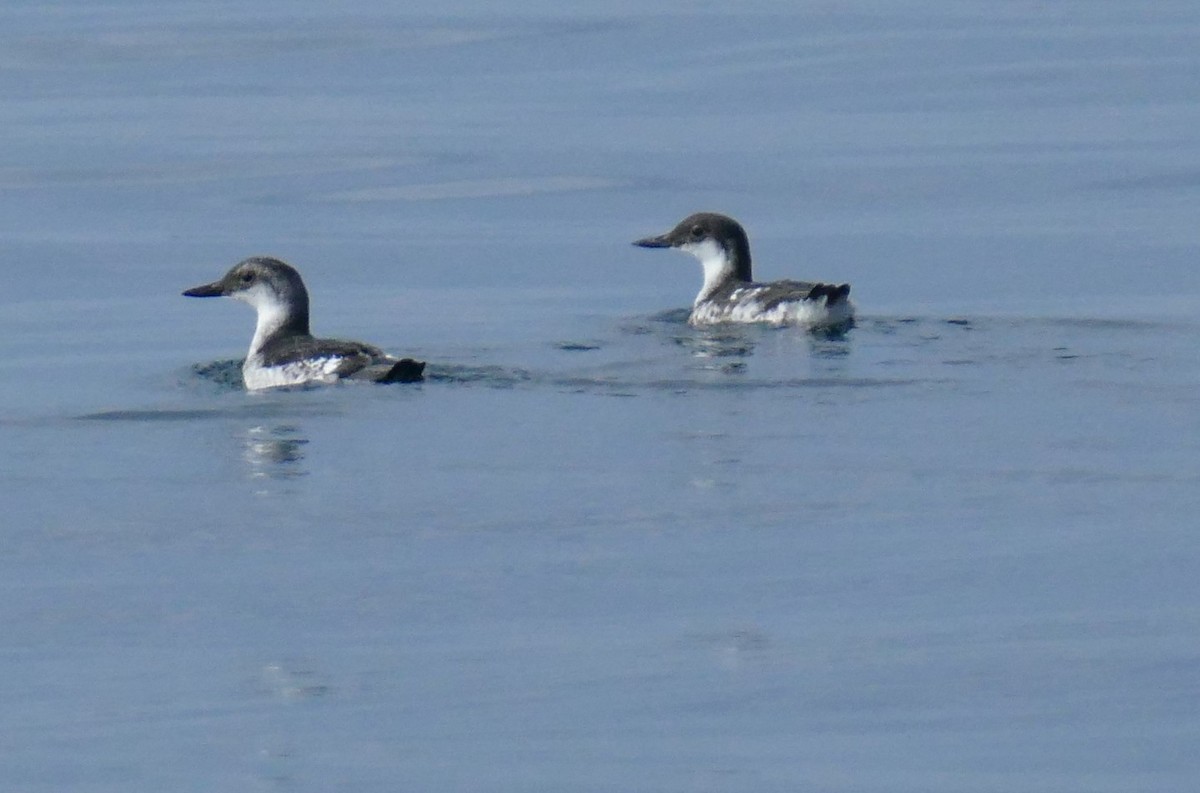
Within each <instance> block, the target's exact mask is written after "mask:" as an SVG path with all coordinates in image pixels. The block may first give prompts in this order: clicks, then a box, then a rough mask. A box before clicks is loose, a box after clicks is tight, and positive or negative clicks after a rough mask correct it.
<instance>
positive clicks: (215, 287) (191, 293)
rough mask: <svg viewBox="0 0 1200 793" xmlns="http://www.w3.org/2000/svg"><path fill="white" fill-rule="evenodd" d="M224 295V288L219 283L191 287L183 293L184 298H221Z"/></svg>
mask: <svg viewBox="0 0 1200 793" xmlns="http://www.w3.org/2000/svg"><path fill="white" fill-rule="evenodd" d="M224 294H225V287H223V286H221V282H220V281H213V282H212V283H211V284H204V285H203V286H193V287H192V288H191V289H188V290H187V291H185V292H184V293H183V296H184V297H221V296H222V295H224Z"/></svg>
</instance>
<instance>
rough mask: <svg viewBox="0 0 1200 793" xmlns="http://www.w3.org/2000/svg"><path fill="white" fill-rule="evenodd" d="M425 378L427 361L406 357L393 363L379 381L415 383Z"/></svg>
mask: <svg viewBox="0 0 1200 793" xmlns="http://www.w3.org/2000/svg"><path fill="white" fill-rule="evenodd" d="M423 379H425V362H424V361H414V360H413V359H412V358H404V359H402V360H399V361H396V362H395V363H394V364H392V368H391V369H388V370H387V371H386V372H384V373H383V376H382V377H380V378H379V379H378V380H376V381H375V382H377V383H415V382H417V381H419V380H423Z"/></svg>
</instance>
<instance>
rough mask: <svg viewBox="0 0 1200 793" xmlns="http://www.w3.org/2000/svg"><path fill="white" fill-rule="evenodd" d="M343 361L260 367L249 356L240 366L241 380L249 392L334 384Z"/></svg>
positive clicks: (307, 359)
mask: <svg viewBox="0 0 1200 793" xmlns="http://www.w3.org/2000/svg"><path fill="white" fill-rule="evenodd" d="M343 360H345V359H344V358H341V357H329V358H306V359H305V360H303V361H295V362H293V363H287V364H283V365H282V366H262V365H261V364H259V363H258V362H257V361H256V360H255V357H254V356H251V357H249V358H247V359H246V363H245V365H243V366H242V379H243V380H245V381H246V388H247V389H249V390H250V391H257V390H259V389H262V388H279V387H280V386H289V385H304V384H305V383H335V382H337V380H338V375H337V370H338V366H339V365H340V364H341V362H342V361H343Z"/></svg>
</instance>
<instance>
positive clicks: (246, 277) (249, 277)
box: [242, 273, 254, 284]
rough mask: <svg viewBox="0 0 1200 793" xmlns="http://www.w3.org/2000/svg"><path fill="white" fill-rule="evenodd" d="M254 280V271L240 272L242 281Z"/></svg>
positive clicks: (246, 282)
mask: <svg viewBox="0 0 1200 793" xmlns="http://www.w3.org/2000/svg"><path fill="white" fill-rule="evenodd" d="M253 280H254V273H242V283H243V284H248V283H250V282H251V281H253Z"/></svg>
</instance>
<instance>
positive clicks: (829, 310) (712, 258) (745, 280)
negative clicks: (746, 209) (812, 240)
mask: <svg viewBox="0 0 1200 793" xmlns="http://www.w3.org/2000/svg"><path fill="white" fill-rule="evenodd" d="M633 244H634V245H638V246H640V247H642V248H676V249H678V250H681V251H684V252H685V253H690V254H691V255H693V256H695V257H696V258H697V259H699V260H700V265H701V266H702V267H703V268H704V285H703V286H701V287H700V293H699V294H698V295H696V300H695V302H694V303H693V304H692V313H691V316H689V317H688V323H689V324H692V325H711V324H715V323H719V322H765V323H769V324H772V325H790V324H797V325H808V326H812V327H825V328H828V327H837V326H844V325H848V324H850V323H851V322H852V321H853V319H854V305H853V304H852V303H851V302H850V299H849V296H850V285H849V284H838V285H835V284H826V283H820V282H808V281H771V282H769V283H755V282H754V279H753V277H752V276H751V274H750V240H749V238H748V237H747V236H746V230H745V229H743V228H742V226H741V224H740V223H738V222H737V221H736V220H734V219H733V218H731V217H728V216H727V215H719V214H717V213H715V212H697V213H696V214H694V215H688V216H687V217H686V218H684V219H683V220H681V221H679V224H678V225H676V226H675V228H673V229H671V230H670V231H668V232H667V233H666V234H662V235H660V236H658V237H646V238H645V239H640V240H637V241H635V242H634V243H633Z"/></svg>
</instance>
